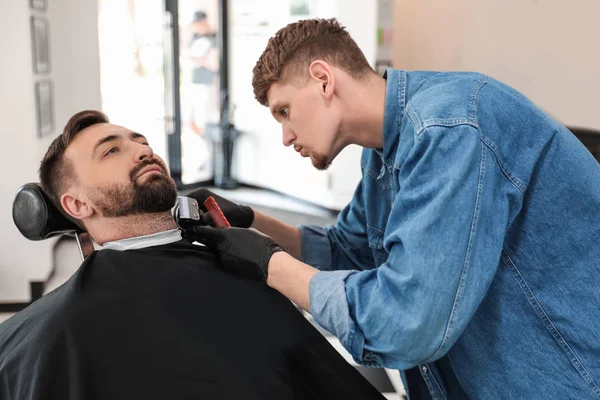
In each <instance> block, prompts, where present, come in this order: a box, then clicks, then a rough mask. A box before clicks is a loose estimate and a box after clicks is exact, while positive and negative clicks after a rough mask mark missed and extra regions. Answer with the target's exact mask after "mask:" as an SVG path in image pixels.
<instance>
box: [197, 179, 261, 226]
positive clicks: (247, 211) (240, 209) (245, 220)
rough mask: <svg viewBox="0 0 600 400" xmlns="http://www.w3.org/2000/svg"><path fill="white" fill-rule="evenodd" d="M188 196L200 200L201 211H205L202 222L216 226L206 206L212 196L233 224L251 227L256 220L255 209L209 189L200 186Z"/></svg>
mask: <svg viewBox="0 0 600 400" xmlns="http://www.w3.org/2000/svg"><path fill="white" fill-rule="evenodd" d="M187 196H188V197H191V198H193V199H196V201H198V207H199V208H200V210H201V211H204V215H203V216H202V222H203V223H204V224H206V225H212V226H215V223H214V222H213V220H212V217H211V216H210V214H209V213H208V212H207V210H206V207H204V202H205V201H206V199H208V198H209V197H210V196H212V197H214V199H215V201H216V202H217V204H218V205H219V208H220V209H221V211H223V214H224V215H225V218H227V220H228V221H229V223H230V224H231V226H235V227H238V228H249V227H250V226H251V225H252V222H253V221H254V211H253V210H252V209H251V208H250V207H248V206H242V205H239V204H236V203H234V202H232V201H229V200H227V199H225V198H223V197H221V196H219V195H217V194H214V193H213V192H211V191H210V190H208V189H205V188H200V189H198V190H194V191H193V192H191V193H189V194H187Z"/></svg>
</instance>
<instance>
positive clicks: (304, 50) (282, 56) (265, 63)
mask: <svg viewBox="0 0 600 400" xmlns="http://www.w3.org/2000/svg"><path fill="white" fill-rule="evenodd" d="M314 60H323V61H326V62H328V63H330V64H332V65H335V66H336V67H338V68H341V69H343V70H345V71H346V72H348V73H349V74H350V75H351V76H352V77H353V78H355V79H357V80H360V79H362V78H364V77H366V76H368V75H369V73H375V71H374V70H373V68H371V66H370V65H369V62H368V61H367V59H366V58H365V55H364V54H363V52H362V51H361V50H360V48H359V47H358V45H357V44H356V42H355V41H354V39H352V37H351V36H350V34H349V33H348V31H347V30H346V29H345V28H344V27H343V26H342V25H340V23H339V22H338V21H337V20H336V19H335V18H332V19H318V18H316V19H307V20H303V21H298V22H294V23H291V24H289V25H288V26H286V27H284V28H282V29H280V30H279V31H278V32H277V33H276V34H275V36H273V37H272V38H271V39H269V43H268V44H267V47H266V48H265V50H264V52H263V53H262V55H261V56H260V58H259V59H258V61H257V62H256V66H255V67H254V70H253V71H252V73H253V77H252V87H253V88H254V97H255V98H256V100H258V102H259V103H260V104H262V105H263V106H268V100H267V92H268V90H269V88H270V87H271V85H272V84H273V83H275V82H279V81H281V80H284V79H285V78H287V77H294V78H295V77H297V76H305V75H306V74H307V72H308V67H309V66H310V64H311V63H312V62H313V61H314Z"/></svg>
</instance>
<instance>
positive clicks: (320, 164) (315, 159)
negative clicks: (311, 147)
mask: <svg viewBox="0 0 600 400" xmlns="http://www.w3.org/2000/svg"><path fill="white" fill-rule="evenodd" d="M310 161H311V162H312V165H313V167H315V168H316V169H318V170H319V171H325V170H326V169H328V168H329V166H330V165H331V162H330V161H329V160H328V159H327V156H324V155H322V154H315V155H311V156H310Z"/></svg>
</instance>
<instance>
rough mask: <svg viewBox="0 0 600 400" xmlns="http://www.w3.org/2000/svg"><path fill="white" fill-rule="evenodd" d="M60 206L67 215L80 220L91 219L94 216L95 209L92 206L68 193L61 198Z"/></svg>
mask: <svg viewBox="0 0 600 400" xmlns="http://www.w3.org/2000/svg"><path fill="white" fill-rule="evenodd" d="M60 205H61V206H62V208H63V210H65V212H66V213H67V214H69V215H70V216H71V217H73V218H77V219H80V220H83V219H86V218H89V217H91V216H92V214H94V209H93V208H92V207H91V205H90V204H88V203H87V202H85V201H81V200H80V199H79V198H77V197H76V196H74V195H73V194H71V193H68V192H67V193H65V194H63V195H62V196H61V197H60Z"/></svg>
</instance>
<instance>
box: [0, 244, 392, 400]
mask: <svg viewBox="0 0 600 400" xmlns="http://www.w3.org/2000/svg"><path fill="white" fill-rule="evenodd" d="M383 398H384V397H383V396H382V395H381V394H380V393H379V392H378V391H377V390H376V389H375V388H374V387H373V386H371V385H370V384H369V383H368V382H367V381H366V380H365V379H364V378H363V377H362V375H360V373H359V372H358V371H357V370H355V369H354V368H353V367H352V366H350V365H349V364H348V363H347V362H346V361H345V360H344V359H343V357H342V356H341V355H340V354H339V353H338V352H337V351H336V350H335V349H334V348H333V347H331V346H330V344H329V342H328V341H327V339H325V337H323V336H322V335H321V334H320V333H319V332H318V331H317V330H316V329H315V328H314V327H313V326H312V325H311V324H310V323H309V322H308V321H307V320H306V318H304V317H303V316H302V314H301V313H299V312H298V311H297V310H296V308H295V307H294V306H293V304H292V303H291V302H290V301H289V300H287V299H286V298H285V297H283V296H282V295H281V294H279V293H278V292H276V291H275V290H272V289H270V288H268V287H267V286H266V285H265V284H263V283H259V282H254V281H250V280H245V279H242V278H238V277H236V276H233V275H231V274H228V273H226V272H223V271H222V270H220V269H219V268H218V266H217V261H216V258H215V257H214V256H213V255H212V254H211V253H210V252H209V251H208V250H207V249H206V248H204V247H201V246H197V245H192V244H190V243H189V242H185V241H180V242H176V243H172V244H168V245H163V246H155V247H150V248H145V249H139V250H127V251H115V250H102V251H99V252H94V253H92V254H91V255H90V256H89V257H88V258H87V259H86V260H85V261H84V262H83V264H82V265H81V267H80V268H79V270H78V271H77V272H76V273H75V274H74V275H73V276H72V277H71V278H70V279H69V281H68V282H66V283H65V284H64V285H63V286H61V287H60V288H58V289H56V290H55V291H53V292H51V293H49V294H48V295H46V296H44V297H42V298H41V299H40V300H38V301H37V302H35V303H34V304H32V305H31V306H29V307H28V308H26V309H25V310H23V311H22V312H20V313H18V314H17V315H15V316H13V317H12V318H11V319H9V320H8V321H6V322H5V323H3V324H2V325H0V399H1V400H8V399H19V400H22V399H23V400H24V399H27V400H30V399H31V400H33V399H60V400H69V399H98V400H100V399H106V400H109V399H110V400H115V399H144V400H147V399H165V400H167V399H232V400H241V399H261V400H263V399H277V400H284V399H344V400H347V399H383Z"/></svg>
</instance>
